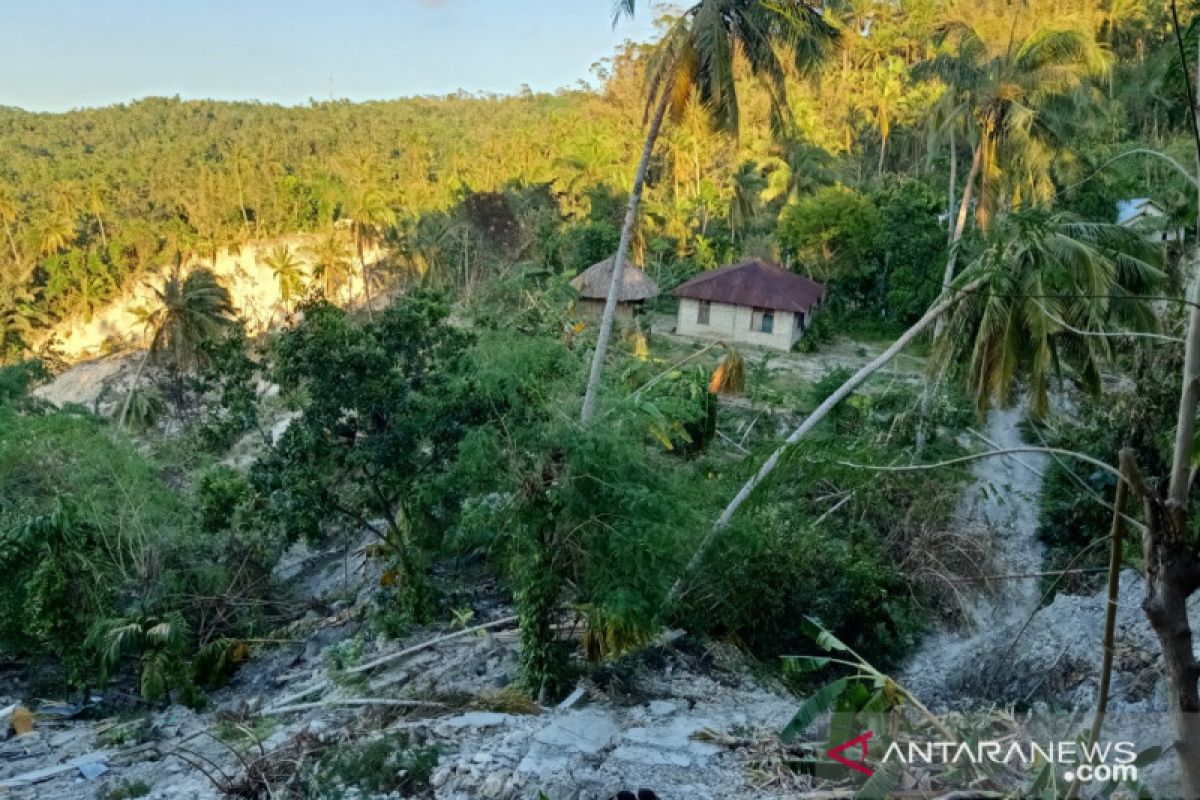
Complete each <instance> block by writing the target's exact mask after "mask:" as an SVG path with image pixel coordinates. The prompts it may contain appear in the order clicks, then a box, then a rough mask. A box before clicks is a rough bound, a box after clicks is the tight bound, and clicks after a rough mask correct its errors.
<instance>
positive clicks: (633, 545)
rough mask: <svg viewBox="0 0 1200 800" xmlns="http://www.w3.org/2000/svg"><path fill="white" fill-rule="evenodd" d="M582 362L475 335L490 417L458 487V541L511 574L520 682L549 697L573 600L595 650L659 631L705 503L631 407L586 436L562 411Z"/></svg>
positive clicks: (466, 458) (565, 684)
mask: <svg viewBox="0 0 1200 800" xmlns="http://www.w3.org/2000/svg"><path fill="white" fill-rule="evenodd" d="M576 358H577V356H576V355H575V354H574V353H571V352H570V351H568V350H566V348H565V347H563V345H562V344H561V343H559V342H555V341H552V340H526V341H524V342H521V341H520V340H513V339H506V340H500V341H496V342H492V343H483V342H481V343H480V346H479V347H478V348H477V350H476V354H475V358H474V362H475V364H476V366H475V368H474V369H473V370H472V373H473V375H475V377H476V379H477V386H478V389H477V391H478V393H479V394H478V397H479V399H480V401H481V402H482V403H483V404H486V405H487V406H490V407H491V408H492V409H494V410H495V412H494V413H495V417H494V421H492V422H490V423H489V424H486V425H483V426H481V427H479V428H477V429H476V430H474V431H472V432H471V433H470V434H469V435H468V436H467V437H466V438H465V439H464V440H463V443H462V446H461V448H460V457H459V462H458V468H457V471H456V473H455V474H454V476H453V477H454V484H455V486H456V487H458V488H460V489H461V490H464V491H467V492H468V496H467V497H466V498H465V499H464V503H463V506H462V509H463V510H462V515H461V517H460V519H459V521H458V525H457V527H458V530H457V532H456V534H455V536H454V537H453V539H452V544H453V545H454V546H455V547H456V548H458V549H460V550H475V551H481V552H487V553H489V554H490V555H491V556H492V557H493V558H495V559H496V560H497V562H498V563H499V564H500V566H501V567H502V568H503V569H504V571H505V573H506V574H507V575H509V576H510V577H511V579H512V583H513V585H514V587H515V588H514V594H515V597H516V600H517V608H518V612H519V614H520V617H521V636H522V664H521V666H522V679H523V683H524V685H525V686H526V687H528V689H529V690H530V691H531V692H533V693H535V694H541V695H544V696H547V697H553V696H555V695H556V694H559V693H561V692H562V691H565V690H566V689H568V688H569V686H570V680H571V677H572V674H573V671H574V669H575V668H576V667H575V662H574V659H572V658H571V653H570V649H571V645H570V643H569V642H568V641H564V640H563V639H561V637H559V636H558V634H557V632H556V630H555V626H556V625H557V624H558V623H559V622H561V621H562V620H563V619H564V618H566V617H567V616H568V615H569V612H570V610H571V609H572V608H574V609H576V610H577V611H578V612H579V613H581V614H582V615H583V617H584V619H585V620H586V622H587V629H586V631H585V646H586V649H587V653H586V654H587V655H590V656H591V657H593V658H596V659H601V658H609V657H613V656H617V655H620V654H621V653H623V652H626V651H628V650H630V649H633V648H635V647H637V646H638V645H639V644H641V643H643V642H644V641H645V640H646V638H647V636H649V635H650V634H651V633H652V632H653V631H654V630H655V626H656V619H657V617H658V615H659V613H660V611H661V607H662V602H663V600H664V598H665V597H666V593H667V591H668V589H669V587H670V581H671V579H672V578H671V576H672V575H674V574H676V571H677V567H678V562H679V560H680V558H681V554H682V546H681V545H682V543H681V542H680V541H679V540H680V537H681V532H684V531H688V530H690V529H693V528H691V523H690V521H691V520H694V519H695V518H696V515H697V513H698V508H697V507H696V504H695V503H689V498H690V497H691V495H692V492H691V490H690V489H689V488H688V487H687V486H686V481H687V478H686V476H685V475H683V474H680V473H679V471H678V470H675V469H673V468H670V467H669V466H668V465H666V464H664V463H662V461H660V459H661V458H662V457H661V456H659V455H658V454H657V453H655V452H654V450H652V449H649V448H648V447H647V446H646V443H645V439H644V431H645V430H646V426H647V424H648V419H647V417H646V416H644V415H642V414H639V413H637V411H636V410H632V409H630V408H627V407H624V408H623V407H614V408H611V409H609V410H608V411H607V412H602V413H605V417H604V418H603V424H597V425H592V426H589V427H588V428H587V429H585V430H580V429H579V428H578V427H577V426H576V425H575V424H574V422H573V421H572V420H568V419H564V418H563V417H562V416H561V415H560V414H559V413H558V411H557V407H558V406H559V405H560V404H561V402H562V398H563V397H564V396H568V397H574V395H575V393H576V392H577V391H578V382H577V381H575V380H572V378H573V376H574V374H576V373H575V372H574V371H573V370H570V371H567V370H563V368H562V366H563V365H564V364H570V363H572V362H573V361H575V359H576Z"/></svg>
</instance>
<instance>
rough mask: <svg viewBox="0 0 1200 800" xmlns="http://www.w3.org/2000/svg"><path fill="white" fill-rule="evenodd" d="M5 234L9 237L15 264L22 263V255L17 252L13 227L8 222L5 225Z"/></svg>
mask: <svg viewBox="0 0 1200 800" xmlns="http://www.w3.org/2000/svg"><path fill="white" fill-rule="evenodd" d="M4 233H5V234H6V235H7V236H8V246H9V248H10V249H11V250H12V254H13V263H14V264H20V263H21V254H20V253H19V252H17V240H16V239H14V238H13V232H12V226H11V225H9V224H8V223H7V222H6V223H4Z"/></svg>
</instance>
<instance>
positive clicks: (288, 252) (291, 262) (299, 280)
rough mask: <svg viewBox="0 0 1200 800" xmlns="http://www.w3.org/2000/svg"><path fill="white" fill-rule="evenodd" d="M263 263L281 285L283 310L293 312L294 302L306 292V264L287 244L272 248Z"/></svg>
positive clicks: (280, 297) (280, 295) (280, 293)
mask: <svg viewBox="0 0 1200 800" xmlns="http://www.w3.org/2000/svg"><path fill="white" fill-rule="evenodd" d="M263 263H265V264H266V265H267V268H268V269H270V270H271V274H272V275H274V276H275V281H276V282H277V283H278V284H279V299H280V300H281V301H282V302H283V310H284V311H285V312H286V311H291V309H292V301H293V300H294V299H295V298H296V297H298V296H299V295H300V293H301V292H302V291H303V290H304V264H303V263H302V262H301V261H300V259H298V258H296V254H295V253H293V252H292V248H291V247H289V246H288V245H286V244H284V245H279V246H278V247H275V248H272V250H271V252H270V253H269V254H267V257H266V258H264V259H263Z"/></svg>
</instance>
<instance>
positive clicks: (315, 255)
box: [305, 229, 352, 300]
mask: <svg viewBox="0 0 1200 800" xmlns="http://www.w3.org/2000/svg"><path fill="white" fill-rule="evenodd" d="M305 254H306V255H307V256H308V257H309V259H311V260H312V274H313V278H315V279H317V280H319V281H320V282H321V292H322V293H323V294H324V295H325V297H326V298H327V299H329V300H332V299H333V298H334V297H335V296H336V295H337V293H338V290H339V289H341V288H342V287H343V286H345V285H346V282H347V281H349V280H350V268H351V266H352V265H351V262H350V250H349V247H348V245H347V242H346V240H345V239H344V238H343V237H342V235H341V233H339V232H338V231H337V230H336V229H331V230H330V231H329V232H328V233H326V234H325V235H323V236H322V237H321V238H320V239H318V240H317V242H316V244H314V245H312V246H311V247H307V248H305Z"/></svg>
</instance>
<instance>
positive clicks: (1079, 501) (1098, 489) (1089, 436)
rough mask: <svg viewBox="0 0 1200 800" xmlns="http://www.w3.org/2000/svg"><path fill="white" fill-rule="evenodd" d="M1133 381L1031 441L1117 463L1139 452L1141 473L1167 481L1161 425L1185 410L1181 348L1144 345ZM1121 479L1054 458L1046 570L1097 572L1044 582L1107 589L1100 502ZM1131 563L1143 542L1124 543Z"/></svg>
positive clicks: (1134, 356) (1047, 492) (1043, 530)
mask: <svg viewBox="0 0 1200 800" xmlns="http://www.w3.org/2000/svg"><path fill="white" fill-rule="evenodd" d="M1128 359H1129V367H1130V372H1131V376H1132V378H1133V380H1132V381H1131V382H1130V383H1128V384H1124V385H1122V386H1119V387H1113V388H1111V389H1108V390H1106V391H1105V393H1104V395H1103V396H1102V397H1096V398H1091V397H1084V398H1082V399H1081V401H1080V403H1079V407H1078V411H1077V413H1076V415H1075V419H1074V420H1062V421H1059V422H1058V424H1057V425H1056V426H1055V427H1052V428H1048V427H1042V426H1037V427H1033V428H1032V429H1031V432H1030V433H1031V438H1032V439H1034V440H1035V441H1037V442H1038V443H1041V442H1042V441H1044V442H1046V444H1048V445H1050V446H1054V447H1061V448H1064V449H1067V450H1075V451H1078V452H1081V453H1086V454H1087V455H1090V456H1092V457H1093V458H1096V459H1099V460H1101V461H1104V462H1105V463H1109V464H1113V463H1116V462H1117V457H1118V454H1119V452H1120V450H1121V448H1123V447H1131V448H1133V450H1134V452H1135V453H1136V457H1137V462H1138V464H1139V465H1140V466H1141V469H1143V470H1145V471H1147V472H1148V473H1149V474H1163V473H1164V472H1165V471H1166V470H1167V469H1168V467H1169V464H1170V453H1171V448H1172V446H1173V440H1172V431H1171V429H1170V428H1169V427H1164V426H1163V424H1162V421H1163V420H1164V419H1171V418H1172V417H1173V415H1174V414H1175V413H1176V410H1177V408H1178V403H1179V395H1178V392H1179V386H1178V377H1177V376H1178V375H1179V371H1180V369H1181V368H1182V354H1181V353H1180V351H1179V349H1178V348H1170V347H1161V346H1156V345H1148V346H1147V345H1140V346H1135V347H1133V348H1130V352H1129V353H1128ZM1114 488H1115V479H1114V478H1113V477H1112V476H1111V475H1110V474H1109V473H1107V472H1104V471H1102V470H1095V469H1093V468H1092V467H1089V466H1086V465H1082V464H1080V463H1079V462H1077V461H1072V460H1067V459H1062V460H1059V459H1055V460H1053V461H1052V462H1051V463H1050V464H1048V465H1047V467H1046V476H1045V481H1044V484H1043V490H1042V496H1041V509H1040V512H1041V516H1040V519H1039V528H1038V536H1039V537H1040V538H1041V540H1042V541H1043V542H1044V543H1045V545H1046V556H1045V563H1046V567H1045V568H1046V570H1047V571H1050V570H1061V569H1085V570H1086V569H1091V570H1096V572H1093V573H1091V574H1087V573H1081V574H1073V575H1067V576H1064V577H1063V578H1062V580H1061V581H1056V580H1055V579H1053V578H1047V579H1045V580H1043V590H1044V591H1049V590H1050V589H1051V588H1052V586H1053V587H1054V588H1056V590H1057V591H1060V592H1065V593H1068V594H1078V593H1088V592H1091V591H1095V590H1096V589H1098V588H1099V586H1100V585H1101V583H1102V582H1103V571H1104V567H1105V565H1106V564H1107V563H1108V553H1109V548H1108V546H1107V545H1105V544H1103V542H1104V541H1105V540H1106V539H1107V537H1108V534H1109V531H1110V526H1111V524H1112V512H1111V510H1110V509H1109V508H1108V507H1107V506H1106V505H1104V504H1103V503H1101V502H1097V501H1096V498H1099V499H1100V500H1103V501H1104V502H1106V503H1111V502H1112V499H1113V494H1114ZM1126 542H1127V552H1126V555H1125V558H1126V560H1127V562H1128V563H1130V564H1135V565H1136V564H1137V563H1139V562H1140V560H1141V552H1140V549H1141V548H1140V543H1139V542H1138V540H1137V537H1126Z"/></svg>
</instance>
